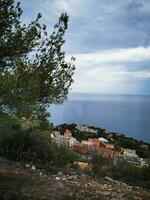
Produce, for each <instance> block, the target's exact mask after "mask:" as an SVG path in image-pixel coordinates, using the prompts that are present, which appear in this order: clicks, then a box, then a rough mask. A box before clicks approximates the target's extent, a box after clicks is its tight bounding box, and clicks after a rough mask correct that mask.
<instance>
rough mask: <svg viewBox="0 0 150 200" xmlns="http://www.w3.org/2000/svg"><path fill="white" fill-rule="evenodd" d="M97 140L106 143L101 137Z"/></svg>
mask: <svg viewBox="0 0 150 200" xmlns="http://www.w3.org/2000/svg"><path fill="white" fill-rule="evenodd" d="M98 140H99V141H100V142H104V143H108V140H106V139H105V138H103V137H100V138H98Z"/></svg>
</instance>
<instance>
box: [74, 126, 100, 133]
mask: <svg viewBox="0 0 150 200" xmlns="http://www.w3.org/2000/svg"><path fill="white" fill-rule="evenodd" d="M75 128H76V129H77V130H78V131H80V132H84V133H91V134H96V133H97V130H95V129H92V128H89V127H88V126H85V125H77V126H76V127H75Z"/></svg>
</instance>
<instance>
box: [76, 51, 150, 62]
mask: <svg viewBox="0 0 150 200" xmlns="http://www.w3.org/2000/svg"><path fill="white" fill-rule="evenodd" d="M73 56H74V57H75V58H76V60H77V62H76V63H77V65H83V64H90V65H93V64H96V65H97V64H100V63H114V62H115V63H116V62H141V61H147V60H150V47H148V48H144V47H136V48H126V49H113V50H107V51H101V52H95V53H87V54H86V53H85V54H74V55H73Z"/></svg>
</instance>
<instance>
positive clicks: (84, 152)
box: [51, 125, 149, 167]
mask: <svg viewBox="0 0 150 200" xmlns="http://www.w3.org/2000/svg"><path fill="white" fill-rule="evenodd" d="M75 129H76V131H78V132H80V133H81V134H90V135H91V138H90V137H89V138H87V139H82V140H81V141H79V140H77V139H76V138H75V137H73V136H72V132H71V130H69V129H65V130H64V132H63V133H60V132H59V131H54V132H53V133H52V134H51V138H52V141H53V142H54V143H55V144H57V145H58V146H65V147H66V148H70V149H72V150H74V151H75V152H78V153H79V154H80V155H81V157H83V158H88V159H90V158H91V156H92V155H93V154H94V153H96V154H99V155H102V156H103V157H107V158H112V159H115V160H117V159H124V160H126V161H128V162H129V163H130V164H133V165H135V166H137V167H143V166H148V165H149V164H148V161H147V160H146V159H144V158H141V157H139V156H138V155H137V153H136V150H135V149H129V148H123V147H121V148H120V149H116V148H115V145H114V143H115V141H114V139H112V138H111V133H109V132H108V131H107V130H105V138H104V137H99V138H93V137H92V135H93V134H94V135H95V134H97V130H95V129H92V128H89V127H88V126H85V125H76V127H75ZM108 139H109V140H108ZM110 141H112V142H110Z"/></svg>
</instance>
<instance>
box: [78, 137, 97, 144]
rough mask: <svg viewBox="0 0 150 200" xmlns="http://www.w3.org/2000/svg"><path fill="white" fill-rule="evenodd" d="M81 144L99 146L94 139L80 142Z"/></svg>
mask: <svg viewBox="0 0 150 200" xmlns="http://www.w3.org/2000/svg"><path fill="white" fill-rule="evenodd" d="M81 143H82V144H85V145H87V146H91V145H92V146H99V145H100V141H99V140H98V139H96V138H88V140H82V141H81Z"/></svg>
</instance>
